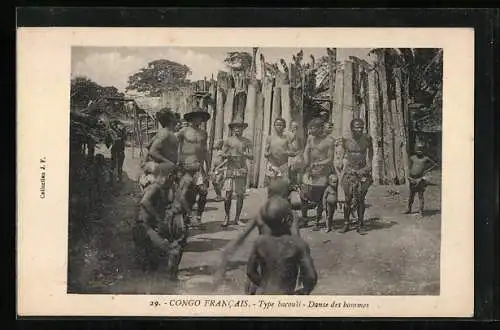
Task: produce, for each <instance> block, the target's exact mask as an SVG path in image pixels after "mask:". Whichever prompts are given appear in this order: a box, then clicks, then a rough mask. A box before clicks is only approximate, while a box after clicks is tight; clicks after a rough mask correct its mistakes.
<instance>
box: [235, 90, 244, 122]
mask: <svg viewBox="0 0 500 330" xmlns="http://www.w3.org/2000/svg"><path fill="white" fill-rule="evenodd" d="M246 103H247V93H246V91H238V93H237V94H235V96H234V101H233V118H232V120H234V121H241V122H242V121H244V120H245V107H246Z"/></svg>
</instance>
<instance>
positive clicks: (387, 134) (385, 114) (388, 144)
mask: <svg viewBox="0 0 500 330" xmlns="http://www.w3.org/2000/svg"><path fill="white" fill-rule="evenodd" d="M376 54H377V72H378V74H379V90H380V93H381V94H382V132H383V141H384V163H385V170H386V173H385V178H384V183H386V184H394V183H396V179H397V173H396V166H395V159H394V124H393V123H392V114H391V106H390V101H389V94H388V89H387V88H388V86H387V70H386V66H385V62H386V61H385V51H384V50H381V49H380V50H377V52H376Z"/></svg>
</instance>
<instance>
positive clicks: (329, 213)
mask: <svg viewBox="0 0 500 330" xmlns="http://www.w3.org/2000/svg"><path fill="white" fill-rule="evenodd" d="M338 184H339V179H338V177H337V175H335V174H330V175H329V176H328V187H327V188H326V189H325V192H324V193H323V209H324V210H326V232H327V233H328V232H330V231H332V230H333V215H334V214H335V210H336V209H337V200H338V199H337V190H338Z"/></svg>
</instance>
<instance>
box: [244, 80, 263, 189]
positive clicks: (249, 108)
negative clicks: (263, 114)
mask: <svg viewBox="0 0 500 330" xmlns="http://www.w3.org/2000/svg"><path fill="white" fill-rule="evenodd" d="M257 89H258V83H257V81H256V80H254V81H253V82H251V83H250V84H249V85H248V94H247V104H246V107H245V117H246V119H245V122H246V123H247V124H248V127H247V129H246V130H245V131H244V135H245V137H246V138H247V139H249V140H250V141H251V142H252V148H253V150H255V134H256V132H255V129H256V126H257V124H256V120H257V118H256V117H257V112H256V111H257V109H256V107H257ZM261 126H262V125H261ZM261 129H262V127H261ZM253 155H254V157H256V156H255V155H257V154H256V153H255V152H254V153H253ZM256 163H257V164H258V161H257V160H256V159H255V158H254V159H253V160H249V161H248V162H247V165H248V169H249V170H248V173H249V176H248V178H249V180H247V186H248V188H250V187H254V181H253V172H254V165H255V164H256Z"/></svg>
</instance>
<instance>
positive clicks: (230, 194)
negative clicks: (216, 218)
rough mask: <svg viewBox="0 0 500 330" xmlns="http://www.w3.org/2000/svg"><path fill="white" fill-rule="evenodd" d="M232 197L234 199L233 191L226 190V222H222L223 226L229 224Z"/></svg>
mask: <svg viewBox="0 0 500 330" xmlns="http://www.w3.org/2000/svg"><path fill="white" fill-rule="evenodd" d="M232 199H233V192H232V191H226V196H224V212H225V213H226V216H225V218H224V223H223V224H222V226H223V227H225V226H228V225H229V213H230V212H231V202H232Z"/></svg>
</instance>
